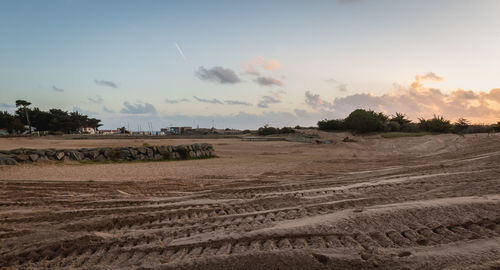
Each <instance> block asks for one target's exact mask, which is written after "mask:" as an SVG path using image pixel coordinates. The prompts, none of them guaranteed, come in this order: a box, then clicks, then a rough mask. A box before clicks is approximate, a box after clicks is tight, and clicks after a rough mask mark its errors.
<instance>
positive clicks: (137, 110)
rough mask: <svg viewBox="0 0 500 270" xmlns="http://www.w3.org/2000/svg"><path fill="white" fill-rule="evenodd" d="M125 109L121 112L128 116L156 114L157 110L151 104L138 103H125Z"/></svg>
mask: <svg viewBox="0 0 500 270" xmlns="http://www.w3.org/2000/svg"><path fill="white" fill-rule="evenodd" d="M123 106H125V107H124V108H122V110H121V111H120V112H121V113H126V114H156V108H155V107H154V106H153V105H151V103H144V104H140V103H136V104H134V105H132V104H130V103H129V102H128V101H125V102H123Z"/></svg>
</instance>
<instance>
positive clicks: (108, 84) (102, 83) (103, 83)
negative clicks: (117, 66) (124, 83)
mask: <svg viewBox="0 0 500 270" xmlns="http://www.w3.org/2000/svg"><path fill="white" fill-rule="evenodd" d="M94 82H95V84H96V85H99V86H106V87H111V88H118V85H117V84H116V83H115V82H112V81H105V80H94Z"/></svg>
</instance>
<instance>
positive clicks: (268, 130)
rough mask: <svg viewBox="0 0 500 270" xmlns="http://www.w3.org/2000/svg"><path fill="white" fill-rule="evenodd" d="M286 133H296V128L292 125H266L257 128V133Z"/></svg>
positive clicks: (262, 134)
mask: <svg viewBox="0 0 500 270" xmlns="http://www.w3.org/2000/svg"><path fill="white" fill-rule="evenodd" d="M286 133H295V130H293V129H292V128H290V127H283V128H275V127H270V126H268V125H265V126H263V127H261V128H259V129H258V130H257V134H259V135H261V136H265V135H273V134H286Z"/></svg>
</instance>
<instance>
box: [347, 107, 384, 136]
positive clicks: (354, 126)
mask: <svg viewBox="0 0 500 270" xmlns="http://www.w3.org/2000/svg"><path fill="white" fill-rule="evenodd" d="M388 119H389V117H387V116H386V115H385V114H383V113H376V112H374V111H372V110H369V111H367V110H363V109H357V110H355V111H353V112H352V113H351V114H349V116H348V117H347V118H346V119H345V120H344V125H345V127H346V128H347V129H349V130H352V131H354V132H357V133H367V132H374V131H386V130H387V129H388V127H387V124H386V122H387V120H388Z"/></svg>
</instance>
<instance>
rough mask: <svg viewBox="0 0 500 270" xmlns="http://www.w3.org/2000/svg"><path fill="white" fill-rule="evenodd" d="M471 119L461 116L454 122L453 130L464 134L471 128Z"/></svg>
mask: <svg viewBox="0 0 500 270" xmlns="http://www.w3.org/2000/svg"><path fill="white" fill-rule="evenodd" d="M469 125H470V123H469V121H468V120H467V119H465V118H459V119H458V120H457V122H455V123H454V124H453V132H454V133H460V134H464V133H465V132H466V131H467V129H468V128H469Z"/></svg>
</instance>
